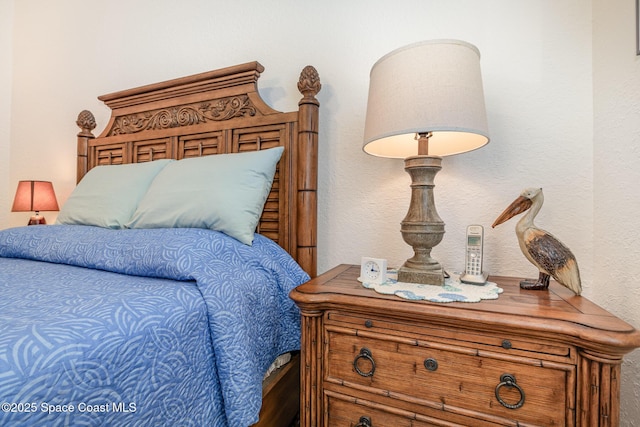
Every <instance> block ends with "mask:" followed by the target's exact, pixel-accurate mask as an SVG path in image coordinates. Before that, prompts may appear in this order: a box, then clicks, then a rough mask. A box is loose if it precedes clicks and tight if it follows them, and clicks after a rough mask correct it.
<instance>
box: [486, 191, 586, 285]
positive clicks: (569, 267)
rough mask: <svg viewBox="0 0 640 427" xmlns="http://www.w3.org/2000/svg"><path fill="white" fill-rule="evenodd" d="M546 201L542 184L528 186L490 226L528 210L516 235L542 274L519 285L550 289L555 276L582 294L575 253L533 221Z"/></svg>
mask: <svg viewBox="0 0 640 427" xmlns="http://www.w3.org/2000/svg"><path fill="white" fill-rule="evenodd" d="M543 202H544V196H543V195H542V188H527V189H525V190H524V191H522V193H520V197H518V198H517V199H515V200H514V201H513V202H512V203H511V204H510V205H509V207H507V208H506V209H505V210H504V212H502V213H501V214H500V216H499V217H498V218H496V220H495V221H494V223H493V225H492V226H491V227H492V228H495V227H496V226H497V225H500V224H502V223H503V222H505V221H507V220H509V219H510V218H512V217H514V216H516V215H518V214H520V213H522V212H525V211H527V210H528V212H527V213H526V214H525V215H524V216H523V217H522V218H521V219H520V221H518V224H516V236H518V243H519V244H520V250H522V253H523V254H524V256H525V257H526V258H527V259H528V260H529V261H530V262H531V263H532V264H533V265H535V266H536V267H538V270H540V275H539V277H538V281H537V282H536V281H533V280H523V281H522V282H520V287H521V288H522V289H547V288H548V287H549V276H552V277H553V278H554V279H555V280H556V281H557V282H558V283H560V284H561V285H563V286H566V287H567V288H569V289H571V290H572V291H573V292H575V293H576V295H580V293H581V292H582V285H581V283H580V272H579V270H578V263H577V261H576V257H575V256H573V253H571V251H570V250H569V248H567V247H566V246H565V245H564V244H563V243H562V242H561V241H560V240H558V239H556V238H555V237H554V236H553V235H551V234H550V233H548V232H546V231H544V230H541V229H539V228H537V227H536V226H535V224H534V223H533V219H534V218H535V217H536V215H537V214H538V212H539V211H540V208H541V207H542V203H543Z"/></svg>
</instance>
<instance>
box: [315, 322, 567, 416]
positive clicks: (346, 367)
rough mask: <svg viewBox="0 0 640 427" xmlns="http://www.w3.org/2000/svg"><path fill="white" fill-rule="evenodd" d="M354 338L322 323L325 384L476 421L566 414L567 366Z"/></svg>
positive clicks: (450, 347)
mask: <svg viewBox="0 0 640 427" xmlns="http://www.w3.org/2000/svg"><path fill="white" fill-rule="evenodd" d="M350 331H351V332H353V333H350ZM357 333H358V331H357V330H349V329H347V328H340V327H337V326H332V325H328V326H326V332H325V338H326V345H327V348H326V353H325V354H326V357H327V360H326V363H325V381H327V382H329V383H334V384H340V385H342V386H347V387H351V388H355V389H359V390H363V391H366V392H369V393H373V394H377V395H381V396H389V397H392V398H397V399H401V400H405V401H411V402H414V403H416V404H417V405H418V406H421V405H422V406H428V407H434V406H436V407H437V406H438V405H440V406H442V407H446V408H447V409H446V410H447V411H450V412H454V413H455V412H460V413H462V412H465V413H467V414H468V413H469V411H473V412H477V413H478V417H480V418H481V417H482V415H481V414H486V416H487V419H489V418H493V417H500V418H503V419H505V420H517V421H518V422H521V423H530V424H532V425H543V426H561V425H566V420H567V419H571V418H572V417H573V408H575V402H573V401H572V400H571V398H570V396H571V395H572V393H573V391H572V388H574V387H575V367H574V366H573V365H569V364H562V363H554V362H549V361H542V360H538V359H535V358H525V357H514V356H509V355H505V354H501V353H491V352H487V351H483V352H479V351H478V350H477V349H473V348H467V347H456V346H453V345H450V344H447V343H443V342H438V341H435V340H434V341H424V340H421V341H417V340H415V339H408V338H403V337H396V336H390V335H382V334H381V335H380V337H379V338H374V337H363V336H358V335H356V334H357ZM496 391H497V393H496ZM496 394H497V395H496ZM499 399H500V400H501V401H502V403H501V402H500V400H499ZM462 408H464V411H463V409H462Z"/></svg>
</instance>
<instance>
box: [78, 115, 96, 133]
mask: <svg viewBox="0 0 640 427" xmlns="http://www.w3.org/2000/svg"><path fill="white" fill-rule="evenodd" d="M76 124H77V125H78V127H79V128H80V129H81V131H80V133H79V134H78V136H88V137H93V133H91V131H92V130H94V129H95V128H96V118H95V117H94V116H93V113H91V111H89V110H82V111H80V114H78V120H76Z"/></svg>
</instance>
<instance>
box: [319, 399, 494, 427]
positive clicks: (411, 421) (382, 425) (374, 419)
mask: <svg viewBox="0 0 640 427" xmlns="http://www.w3.org/2000/svg"><path fill="white" fill-rule="evenodd" d="M325 402H326V405H325V408H326V411H325V422H324V425H325V426H328V427H345V426H349V427H431V426H439V427H453V426H472V427H494V426H496V422H495V421H484V420H481V419H477V418H469V417H465V416H464V415H451V414H449V415H448V416H447V420H446V421H443V420H442V419H441V417H442V413H438V412H437V411H434V412H435V414H432V415H422V414H417V413H415V412H411V411H406V410H403V409H399V408H396V407H393V406H387V405H384V404H379V403H376V402H373V401H371V400H367V399H360V398H355V397H352V396H348V395H344V394H341V393H335V392H331V391H327V392H325Z"/></svg>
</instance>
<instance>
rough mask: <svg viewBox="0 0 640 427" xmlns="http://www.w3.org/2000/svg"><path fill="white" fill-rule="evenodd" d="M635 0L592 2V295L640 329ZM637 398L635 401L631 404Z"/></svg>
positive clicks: (632, 387) (628, 383)
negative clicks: (636, 188) (613, 5)
mask: <svg viewBox="0 0 640 427" xmlns="http://www.w3.org/2000/svg"><path fill="white" fill-rule="evenodd" d="M633 3H634V2H632V1H628V2H619V3H617V4H618V6H617V7H613V8H612V7H611V3H610V2H609V1H607V0H595V1H594V7H593V16H594V32H593V40H594V43H593V83H594V113H595V114H594V117H595V119H594V143H593V147H594V198H595V201H596V203H595V211H594V283H596V284H597V286H595V285H594V287H593V290H592V298H593V299H595V300H597V301H598V302H600V304H601V305H602V306H604V307H605V308H606V309H608V310H609V311H611V312H614V313H616V314H617V315H618V316H620V317H622V318H624V319H626V320H627V321H629V322H630V323H632V324H633V325H635V326H636V327H640V286H639V285H638V283H639V282H638V277H640V263H639V262H638V259H640V247H638V241H640V229H638V227H637V226H638V218H639V215H640V197H638V194H637V191H636V190H635V184H636V183H638V182H640V148H639V147H640V79H639V78H638V75H639V74H640V56H636V55H635V51H636V44H635V38H634V32H635V6H634V4H633ZM622 374H623V376H624V378H625V380H624V381H623V382H622V396H623V407H622V411H623V413H622V420H624V422H623V425H626V426H636V425H638V423H639V422H640V406H638V402H639V401H640V351H635V352H634V353H632V354H631V355H630V356H629V357H627V359H626V360H625V363H624V364H623V365H622ZM628 402H635V404H628Z"/></svg>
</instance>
